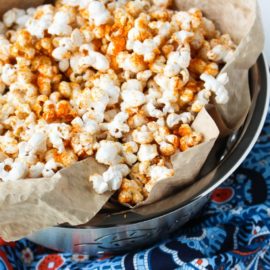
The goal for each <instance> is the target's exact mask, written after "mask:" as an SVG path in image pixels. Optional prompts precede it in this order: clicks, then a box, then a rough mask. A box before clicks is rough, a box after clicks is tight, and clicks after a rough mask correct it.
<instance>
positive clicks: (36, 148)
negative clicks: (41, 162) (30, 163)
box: [27, 132, 47, 154]
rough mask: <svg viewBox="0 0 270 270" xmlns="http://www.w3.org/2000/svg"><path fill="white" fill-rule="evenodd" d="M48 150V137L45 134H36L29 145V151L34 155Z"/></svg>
mask: <svg viewBox="0 0 270 270" xmlns="http://www.w3.org/2000/svg"><path fill="white" fill-rule="evenodd" d="M46 150H47V135H46V134H45V133H43V132H37V133H34V134H33V135H32V136H31V138H30V140H29V141H28V143H27V151H28V152H32V153H34V154H37V153H43V152H45V151H46Z"/></svg>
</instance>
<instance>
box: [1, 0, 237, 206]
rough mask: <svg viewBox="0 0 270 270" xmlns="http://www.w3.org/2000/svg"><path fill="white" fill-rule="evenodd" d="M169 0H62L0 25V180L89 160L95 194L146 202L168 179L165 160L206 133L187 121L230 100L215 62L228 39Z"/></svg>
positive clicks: (10, 15) (14, 13)
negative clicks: (0, 156)
mask: <svg viewBox="0 0 270 270" xmlns="http://www.w3.org/2000/svg"><path fill="white" fill-rule="evenodd" d="M170 5H171V1H168V0H163V1H162V0H159V1H153V2H152V3H151V2H150V1H146V0H135V1H125V0H119V1H105V0H104V1H94V0H86V1H85V0H81V1H74V0H58V1H56V3H55V4H54V5H43V6H39V7H37V8H29V9H27V10H22V9H16V8H13V9H11V10H9V11H7V12H6V13H5V14H4V15H3V21H2V22H1V23H0V94H1V95H0V151H1V152H3V153H4V154H5V155H6V156H7V158H6V159H5V160H3V161H2V162H1V163H0V181H4V182H6V181H14V180H19V179H23V178H37V177H51V176H53V175H54V174H55V173H56V172H57V171H58V170H60V169H62V168H65V167H68V166H70V165H72V164H74V163H75V162H77V161H79V160H82V159H85V158H87V157H90V156H92V157H94V158H95V159H96V160H97V161H98V162H99V163H101V164H105V165H108V166H109V167H108V169H107V170H106V171H105V172H104V173H103V174H102V175H100V174H94V175H90V178H89V179H90V181H92V182H93V187H94V189H95V191H96V192H97V193H100V194H101V193H104V192H106V191H108V190H110V191H111V190H118V200H119V202H120V203H124V204H130V205H135V204H138V203H140V202H142V201H144V200H145V199H146V198H147V196H148V194H149V192H150V191H151V189H152V187H153V186H154V185H155V183H156V182H158V181H160V180H162V179H164V178H168V177H171V176H173V175H174V170H173V166H172V163H171V159H170V158H171V156H173V155H174V154H175V153H177V152H179V151H182V152H183V151H186V150H188V149H189V148H191V147H193V146H195V145H198V144H200V143H202V142H203V141H204V138H203V135H202V134H200V133H198V132H196V131H195V130H193V129H192V127H191V124H192V122H193V120H194V119H195V117H196V115H197V114H198V113H199V112H200V111H201V110H202V109H203V108H204V107H205V106H206V105H207V104H208V103H209V102H210V101H211V100H212V99H214V100H215V102H216V103H218V104H225V103H227V102H228V99H229V96H228V92H227V90H226V88H225V85H226V84H227V82H228V76H227V74H226V73H223V74H220V70H221V68H222V67H223V65H224V64H225V63H226V62H228V61H230V59H231V57H232V55H233V53H234V51H235V48H236V45H235V44H234V42H233V41H232V39H231V38H230V36H229V35H227V34H221V33H220V32H219V31H218V30H217V29H216V27H215V25H214V23H213V22H212V21H210V20H209V19H207V18H206V17H204V16H203V14H202V12H201V11H200V10H199V9H195V8H193V9H190V10H189V11H176V10H172V9H170Z"/></svg>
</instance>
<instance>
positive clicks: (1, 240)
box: [0, 238, 16, 247]
mask: <svg viewBox="0 0 270 270" xmlns="http://www.w3.org/2000/svg"><path fill="white" fill-rule="evenodd" d="M0 246H10V247H15V246H16V243H15V242H6V241H4V240H3V239H2V238H0Z"/></svg>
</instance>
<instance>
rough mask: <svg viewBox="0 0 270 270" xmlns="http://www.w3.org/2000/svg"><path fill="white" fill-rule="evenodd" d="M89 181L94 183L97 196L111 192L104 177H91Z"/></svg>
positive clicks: (97, 175) (95, 175) (96, 175)
mask: <svg viewBox="0 0 270 270" xmlns="http://www.w3.org/2000/svg"><path fill="white" fill-rule="evenodd" d="M89 180H90V181H91V182H92V183H93V189H94V190H95V192H96V193H97V194H103V193H105V192H106V191H108V190H109V185H108V183H107V182H105V181H104V179H103V177H102V175H99V174H94V175H91V176H90V178H89Z"/></svg>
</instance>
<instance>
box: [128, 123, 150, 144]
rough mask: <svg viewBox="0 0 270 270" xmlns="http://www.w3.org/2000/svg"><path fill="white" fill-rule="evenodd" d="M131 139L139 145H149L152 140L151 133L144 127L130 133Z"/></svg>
mask: <svg viewBox="0 0 270 270" xmlns="http://www.w3.org/2000/svg"><path fill="white" fill-rule="evenodd" d="M132 138H133V140H134V142H136V143H139V144H149V143H151V142H152V141H153V140H154V136H153V134H152V132H151V131H150V130H149V129H148V127H147V126H146V125H144V126H142V127H140V128H138V129H135V130H134V131H133V132H132Z"/></svg>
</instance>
